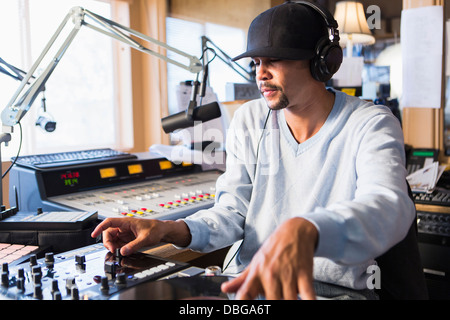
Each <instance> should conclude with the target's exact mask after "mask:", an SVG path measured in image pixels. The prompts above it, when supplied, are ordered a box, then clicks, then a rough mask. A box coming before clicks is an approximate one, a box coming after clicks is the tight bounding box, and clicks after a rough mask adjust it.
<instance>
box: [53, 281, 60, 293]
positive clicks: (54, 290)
mask: <svg viewBox="0 0 450 320" xmlns="http://www.w3.org/2000/svg"><path fill="white" fill-rule="evenodd" d="M56 291H59V288H58V280H56V279H53V280H52V291H51V292H52V293H53V292H56Z"/></svg>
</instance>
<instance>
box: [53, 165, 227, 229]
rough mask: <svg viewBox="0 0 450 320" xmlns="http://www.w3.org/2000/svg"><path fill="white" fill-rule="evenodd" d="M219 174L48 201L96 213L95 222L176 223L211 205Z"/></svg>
mask: <svg viewBox="0 0 450 320" xmlns="http://www.w3.org/2000/svg"><path fill="white" fill-rule="evenodd" d="M219 174H220V172H219V171H205V172H198V173H195V174H187V175H181V176H176V177H171V178H165V179H157V180H151V181H145V182H139V183H132V184H126V185H121V186H114V187H107V188H102V189H96V190H90V191H83V192H77V193H72V194H65V195H59V196H55V197H50V198H49V200H50V201H51V202H54V203H58V204H62V205H64V206H67V207H70V208H76V209H79V210H93V209H95V210H97V211H98V216H99V218H108V217H119V216H131V217H138V218H152V219H162V220H168V219H178V218H184V217H186V216H187V215H189V214H191V213H193V212H195V211H198V210H200V209H206V208H209V207H211V206H212V205H213V203H214V197H215V183H216V180H217V178H218V177H219Z"/></svg>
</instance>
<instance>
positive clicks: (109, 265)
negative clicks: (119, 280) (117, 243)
mask: <svg viewBox="0 0 450 320" xmlns="http://www.w3.org/2000/svg"><path fill="white" fill-rule="evenodd" d="M105 272H106V273H110V274H112V275H114V274H115V273H116V264H115V262H114V261H106V262H105Z"/></svg>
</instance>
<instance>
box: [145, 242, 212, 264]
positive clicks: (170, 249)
mask: <svg viewBox="0 0 450 320" xmlns="http://www.w3.org/2000/svg"><path fill="white" fill-rule="evenodd" d="M142 252H144V253H147V254H152V255H154V256H157V257H160V258H165V259H170V260H176V261H180V262H189V261H192V260H194V259H197V258H199V257H201V256H203V255H205V254H204V253H201V252H196V251H192V250H190V249H177V248H175V247H174V246H173V245H172V244H167V243H166V244H160V245H157V246H155V247H151V248H148V249H143V250H142Z"/></svg>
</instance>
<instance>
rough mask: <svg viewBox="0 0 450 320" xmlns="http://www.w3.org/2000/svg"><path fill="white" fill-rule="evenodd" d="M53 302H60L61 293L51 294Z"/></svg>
mask: <svg viewBox="0 0 450 320" xmlns="http://www.w3.org/2000/svg"><path fill="white" fill-rule="evenodd" d="M52 297H53V300H62V296H61V292H60V291H55V292H53V294H52Z"/></svg>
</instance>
